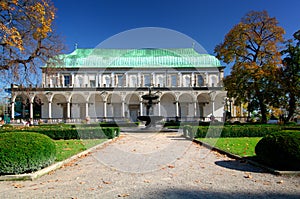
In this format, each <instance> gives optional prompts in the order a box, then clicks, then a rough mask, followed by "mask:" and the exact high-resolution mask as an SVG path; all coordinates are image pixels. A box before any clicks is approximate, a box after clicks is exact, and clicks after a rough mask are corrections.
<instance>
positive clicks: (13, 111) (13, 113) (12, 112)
mask: <svg viewBox="0 0 300 199" xmlns="http://www.w3.org/2000/svg"><path fill="white" fill-rule="evenodd" d="M11 119H12V120H14V119H15V102H11Z"/></svg>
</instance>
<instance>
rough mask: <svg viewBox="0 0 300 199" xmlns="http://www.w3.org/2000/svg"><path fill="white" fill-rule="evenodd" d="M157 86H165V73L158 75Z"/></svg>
mask: <svg viewBox="0 0 300 199" xmlns="http://www.w3.org/2000/svg"><path fill="white" fill-rule="evenodd" d="M157 86H158V87H161V86H165V78H164V77H163V75H159V76H158V77H157Z"/></svg>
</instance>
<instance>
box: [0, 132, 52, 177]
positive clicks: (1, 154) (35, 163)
mask: <svg viewBox="0 0 300 199" xmlns="http://www.w3.org/2000/svg"><path fill="white" fill-rule="evenodd" d="M55 155H56V148H55V143H54V142H53V140H51V139H50V138H49V137H48V136H45V135H41V134H38V133H28V132H25V133H24V132H14V133H1V134H0V175H4V174H21V173H26V172H32V171H36V170H39V169H41V168H43V167H46V166H48V165H50V164H52V163H53V162H54V160H55Z"/></svg>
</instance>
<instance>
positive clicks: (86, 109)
mask: <svg viewBox="0 0 300 199" xmlns="http://www.w3.org/2000/svg"><path fill="white" fill-rule="evenodd" d="M88 116H89V102H85V117H86V118H87V117H88Z"/></svg>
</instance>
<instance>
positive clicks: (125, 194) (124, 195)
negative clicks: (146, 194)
mask: <svg viewBox="0 0 300 199" xmlns="http://www.w3.org/2000/svg"><path fill="white" fill-rule="evenodd" d="M127 196H130V194H129V193H123V194H119V195H118V197H123V198H124V197H127Z"/></svg>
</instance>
